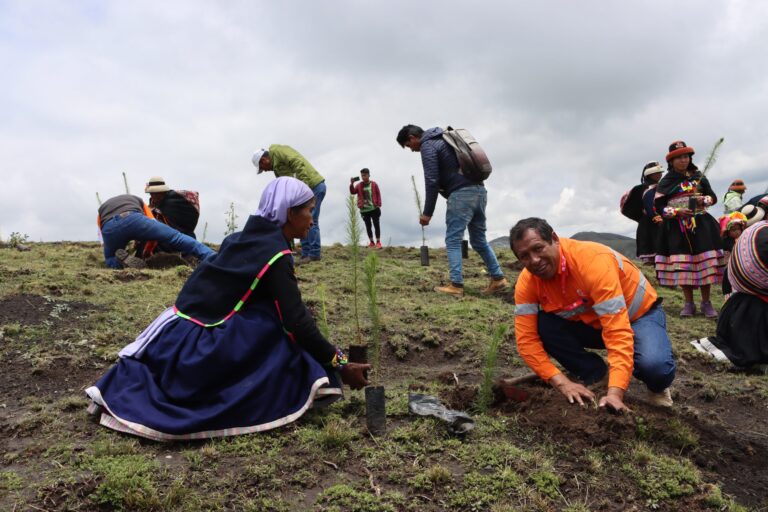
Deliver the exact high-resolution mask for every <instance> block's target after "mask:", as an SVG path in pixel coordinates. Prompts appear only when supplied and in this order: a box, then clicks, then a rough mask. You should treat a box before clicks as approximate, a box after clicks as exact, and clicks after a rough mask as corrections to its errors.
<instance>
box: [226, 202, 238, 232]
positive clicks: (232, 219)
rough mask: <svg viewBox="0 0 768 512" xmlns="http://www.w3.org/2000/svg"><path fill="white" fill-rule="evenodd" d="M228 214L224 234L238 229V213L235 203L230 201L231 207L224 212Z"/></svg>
mask: <svg viewBox="0 0 768 512" xmlns="http://www.w3.org/2000/svg"><path fill="white" fill-rule="evenodd" d="M224 214H225V215H226V223H227V229H226V231H224V236H229V235H231V234H232V233H234V232H235V231H237V214H236V213H235V203H229V209H228V210H227V211H226V212H225V213H224Z"/></svg>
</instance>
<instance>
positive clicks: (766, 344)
mask: <svg viewBox="0 0 768 512" xmlns="http://www.w3.org/2000/svg"><path fill="white" fill-rule="evenodd" d="M709 340H710V341H711V342H712V343H714V344H715V345H716V346H717V348H719V349H720V350H722V351H723V353H725V355H726V356H727V357H728V359H729V360H730V361H731V362H732V363H733V364H735V365H736V366H752V365H753V364H765V363H768V302H765V301H764V300H762V299H760V298H759V297H757V296H755V295H748V294H746V293H738V292H737V293H734V294H733V295H731V296H730V297H729V298H728V300H727V301H725V305H724V306H723V309H721V310H720V318H719V319H718V321H717V336H714V337H710V338H709Z"/></svg>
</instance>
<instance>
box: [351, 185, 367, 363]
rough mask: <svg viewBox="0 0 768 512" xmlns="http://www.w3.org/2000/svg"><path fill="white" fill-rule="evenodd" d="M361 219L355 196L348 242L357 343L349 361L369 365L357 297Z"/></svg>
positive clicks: (354, 344)
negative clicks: (361, 329) (361, 330)
mask: <svg viewBox="0 0 768 512" xmlns="http://www.w3.org/2000/svg"><path fill="white" fill-rule="evenodd" d="M360 231H361V229H360V219H359V218H358V216H357V203H356V201H355V198H354V197H353V196H349V197H348V198H347V241H348V242H349V251H350V254H349V255H350V261H351V262H352V314H353V316H354V320H355V341H354V342H353V343H352V344H351V345H350V346H349V354H348V357H349V360H350V361H351V362H353V363H367V362H368V356H367V354H366V351H367V347H366V346H365V345H363V344H362V342H363V337H362V334H361V332H360V312H359V310H358V300H357V299H358V297H357V281H358V279H357V270H358V266H359V264H358V262H359V259H360Z"/></svg>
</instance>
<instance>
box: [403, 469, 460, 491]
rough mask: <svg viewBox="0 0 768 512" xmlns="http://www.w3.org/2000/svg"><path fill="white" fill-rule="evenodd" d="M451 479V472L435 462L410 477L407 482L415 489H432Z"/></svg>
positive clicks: (442, 485)
mask: <svg viewBox="0 0 768 512" xmlns="http://www.w3.org/2000/svg"><path fill="white" fill-rule="evenodd" d="M452 481H453V473H451V471H450V470H449V469H447V468H445V467H443V466H441V465H440V464H435V465H433V466H431V467H429V468H427V469H426V470H425V471H423V472H421V473H419V474H417V475H416V476H414V477H413V478H411V479H410V481H409V482H408V483H409V484H410V486H411V487H413V488H414V489H417V490H432V489H435V488H437V487H444V486H446V485H448V484H450V483H451V482H452Z"/></svg>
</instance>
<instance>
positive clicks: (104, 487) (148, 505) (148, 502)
mask: <svg viewBox="0 0 768 512" xmlns="http://www.w3.org/2000/svg"><path fill="white" fill-rule="evenodd" d="M86 468H87V469H90V470H91V471H93V473H94V474H95V475H97V476H100V477H101V479H102V482H101V484H99V486H98V487H97V488H96V489H95V490H94V492H93V494H92V495H91V499H92V500H93V501H95V502H96V503H97V504H99V505H106V506H111V507H114V508H115V509H117V510H151V509H155V508H160V503H161V499H160V494H159V492H158V489H157V485H156V481H155V478H156V476H157V475H158V473H159V471H158V470H159V469H160V468H159V466H158V464H157V463H156V462H155V461H154V460H152V459H151V458H150V457H148V456H146V455H108V456H103V457H95V458H94V459H92V460H91V461H90V462H89V463H86Z"/></svg>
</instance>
